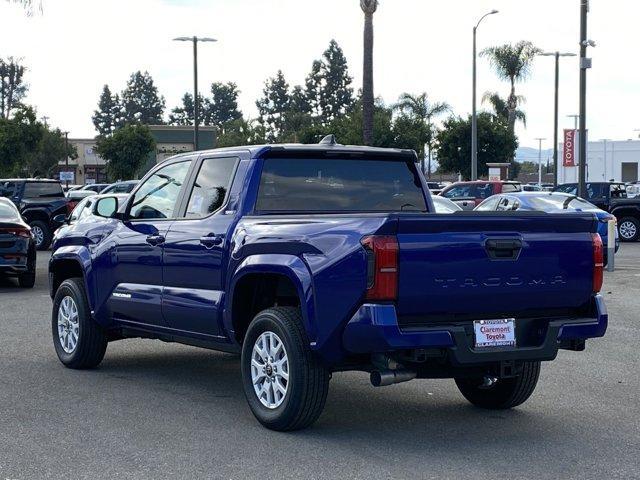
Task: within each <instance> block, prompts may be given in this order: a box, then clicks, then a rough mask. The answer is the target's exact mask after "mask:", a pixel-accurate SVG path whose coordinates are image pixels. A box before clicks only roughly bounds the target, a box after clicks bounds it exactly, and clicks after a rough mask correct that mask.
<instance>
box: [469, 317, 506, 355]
mask: <svg viewBox="0 0 640 480" xmlns="http://www.w3.org/2000/svg"><path fill="white" fill-rule="evenodd" d="M473 330H474V333H475V338H476V348H487V347H515V346H516V320H515V319H514V318H501V319H497V320H475V321H474V322H473Z"/></svg>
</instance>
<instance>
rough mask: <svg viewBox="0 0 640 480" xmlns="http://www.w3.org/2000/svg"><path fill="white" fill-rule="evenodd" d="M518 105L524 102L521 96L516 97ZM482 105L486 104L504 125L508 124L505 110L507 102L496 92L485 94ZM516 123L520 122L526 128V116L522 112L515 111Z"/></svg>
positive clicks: (507, 111) (506, 110) (507, 115)
mask: <svg viewBox="0 0 640 480" xmlns="http://www.w3.org/2000/svg"><path fill="white" fill-rule="evenodd" d="M516 101H517V103H518V105H520V104H522V103H524V102H525V98H524V97H523V96H522V95H517V96H516ZM482 103H488V104H489V105H491V108H492V109H493V113H494V114H495V115H496V116H497V117H498V118H499V119H500V120H502V121H504V122H505V123H509V109H508V108H507V101H506V100H505V99H504V98H502V97H501V96H500V95H499V94H498V92H485V94H484V95H483V96H482ZM516 121H520V122H522V125H524V126H525V127H526V126H527V115H526V114H525V113H524V112H523V111H522V110H519V109H518V110H516Z"/></svg>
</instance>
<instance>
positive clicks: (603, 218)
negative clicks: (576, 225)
mask: <svg viewBox="0 0 640 480" xmlns="http://www.w3.org/2000/svg"><path fill="white" fill-rule="evenodd" d="M475 210H476V211H479V212H482V211H485V212H486V211H514V210H517V211H529V212H532V211H538V212H547V213H570V212H588V213H593V214H594V215H595V216H596V218H597V219H598V229H597V230H598V234H599V235H600V238H602V243H603V245H604V248H605V252H604V256H605V265H606V263H607V262H606V259H607V258H606V257H607V250H606V248H607V245H608V238H609V222H610V221H611V220H613V221H614V222H615V221H616V217H615V216H613V215H611V214H610V213H608V212H605V211H604V210H601V209H599V208H598V207H596V206H595V205H593V204H591V203H589V202H587V201H586V200H584V199H582V198H580V197H576V196H575V195H570V194H568V193H561V192H548V193H547V192H521V193H517V192H515V193H505V194H501V195H494V196H492V197H489V198H487V199H486V200H485V201H484V202H482V203H481V204H480V205H478V206H477V207H476V208H475ZM619 248H620V240H619V238H618V232H617V230H616V238H615V251H616V252H617V251H618V249H619Z"/></svg>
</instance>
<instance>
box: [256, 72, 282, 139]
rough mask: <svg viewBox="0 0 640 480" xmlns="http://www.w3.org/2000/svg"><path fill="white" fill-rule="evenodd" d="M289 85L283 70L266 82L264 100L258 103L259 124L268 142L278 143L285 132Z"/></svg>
mask: <svg viewBox="0 0 640 480" xmlns="http://www.w3.org/2000/svg"><path fill="white" fill-rule="evenodd" d="M289 100H290V99H289V84H288V83H287V81H286V80H285V78H284V74H283V73H282V70H278V73H277V74H276V76H275V77H272V78H269V79H267V80H266V81H265V84H264V89H263V90H262V98H261V99H259V100H258V101H256V107H258V113H259V117H258V123H259V124H260V125H262V126H263V127H264V129H265V132H266V140H267V141H268V142H276V141H278V139H279V138H280V135H281V134H282V132H283V131H284V126H285V124H284V122H285V115H286V112H287V111H289V109H290V103H289Z"/></svg>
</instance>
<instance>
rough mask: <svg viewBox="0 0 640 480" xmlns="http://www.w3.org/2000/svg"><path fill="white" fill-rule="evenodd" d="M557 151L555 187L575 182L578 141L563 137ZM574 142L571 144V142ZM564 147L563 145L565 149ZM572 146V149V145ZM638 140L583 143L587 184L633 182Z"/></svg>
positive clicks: (639, 153) (639, 152) (638, 158)
mask: <svg viewBox="0 0 640 480" xmlns="http://www.w3.org/2000/svg"><path fill="white" fill-rule="evenodd" d="M567 135H569V134H567V132H566V131H565V135H564V136H565V137H566V138H567V141H566V142H563V143H562V144H561V145H560V147H559V151H558V156H559V157H560V158H559V164H560V165H559V166H558V183H571V182H577V180H578V166H577V165H578V159H579V151H578V141H577V140H578V138H577V136H575V137H574V139H572V138H571V137H570V136H569V137H567ZM572 140H574V141H572ZM565 144H566V145H565ZM572 144H573V145H572ZM638 164H640V140H599V141H597V142H588V143H587V168H586V179H587V181H588V182H606V181H609V180H613V181H616V182H637V181H639V180H640V177H639V176H638V174H639V171H640V167H639V165H638Z"/></svg>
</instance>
